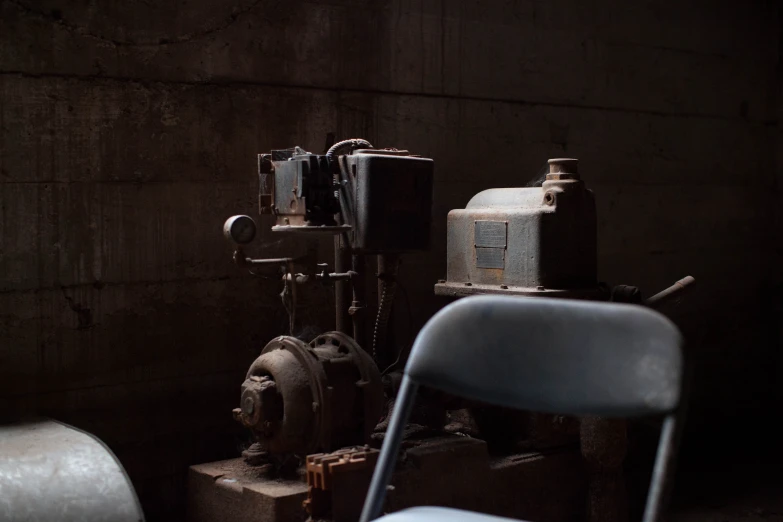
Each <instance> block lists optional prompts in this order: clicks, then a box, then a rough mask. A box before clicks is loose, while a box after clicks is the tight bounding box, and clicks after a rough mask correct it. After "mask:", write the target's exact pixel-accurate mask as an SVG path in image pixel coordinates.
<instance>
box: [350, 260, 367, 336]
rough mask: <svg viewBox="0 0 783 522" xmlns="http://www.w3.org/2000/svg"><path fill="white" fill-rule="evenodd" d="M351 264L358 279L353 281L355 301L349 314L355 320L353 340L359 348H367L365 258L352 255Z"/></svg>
mask: <svg viewBox="0 0 783 522" xmlns="http://www.w3.org/2000/svg"><path fill="white" fill-rule="evenodd" d="M351 264H352V265H353V271H354V272H356V277H353V278H352V279H351V283H352V286H353V301H352V302H351V308H350V310H349V313H350V314H351V318H352V319H353V338H354V340H355V341H356V342H357V343H359V346H361V347H362V348H364V349H365V350H366V349H367V348H366V346H367V345H366V343H365V337H366V335H365V334H366V330H367V329H366V327H365V313H366V312H367V310H366V306H367V288H366V286H367V285H366V281H365V278H366V274H365V266H364V265H365V258H364V256H363V255H356V254H354V255H352V256H351Z"/></svg>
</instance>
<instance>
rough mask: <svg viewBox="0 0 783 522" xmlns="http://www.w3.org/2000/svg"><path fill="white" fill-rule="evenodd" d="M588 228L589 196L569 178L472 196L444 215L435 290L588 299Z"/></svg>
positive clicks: (592, 250) (592, 265)
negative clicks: (441, 277)
mask: <svg viewBox="0 0 783 522" xmlns="http://www.w3.org/2000/svg"><path fill="white" fill-rule="evenodd" d="M552 161H555V160H552ZM570 161H574V163H575V160H570ZM550 163H551V162H550ZM574 167H575V165H574ZM574 170H575V168H574ZM596 228H597V227H596V211H595V198H594V197H593V193H592V191H590V190H588V189H587V188H585V184H584V182H583V181H581V180H580V179H579V177H578V174H576V173H573V174H550V175H548V176H547V181H545V182H544V183H543V186H541V187H531V188H500V189H489V190H485V191H483V192H480V193H478V194H477V195H475V196H474V197H473V198H472V199H471V200H470V202H469V203H468V205H467V207H466V208H465V209H458V210H452V211H451V212H449V215H448V232H447V277H446V280H445V281H442V282H440V283H438V284H437V285H436V286H435V293H436V294H438V295H446V296H452V297H461V296H467V295H472V294H486V293H498V294H506V293H508V294H517V295H549V296H553V297H555V296H557V297H573V298H594V297H595V296H596V294H597V293H598V292H599V287H598V282H597V274H596V272H597V270H596V265H597V259H596V258H597V254H596Z"/></svg>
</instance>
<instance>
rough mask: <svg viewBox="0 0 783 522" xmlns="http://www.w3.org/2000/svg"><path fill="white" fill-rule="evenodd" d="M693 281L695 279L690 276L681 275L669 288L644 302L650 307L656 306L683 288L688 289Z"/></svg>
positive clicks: (680, 291) (668, 299)
mask: <svg viewBox="0 0 783 522" xmlns="http://www.w3.org/2000/svg"><path fill="white" fill-rule="evenodd" d="M695 282H696V280H695V279H694V278H693V277H691V276H686V277H683V278H682V279H680V280H679V281H677V282H676V283H674V284H673V285H672V286H670V287H669V288H667V289H665V290H662V291H660V292H658V293H657V294H655V295H654V296H652V297H650V298H649V299H647V300H645V301H644V304H645V305H647V306H649V307H651V308H657V307H659V306H661V305H662V304H664V303H666V302H667V301H670V300H671V299H673V298H675V297H677V296H678V295H680V294H681V293H682V292H684V291H685V290H688V289H689V287H690V288H692V285H693V283H695Z"/></svg>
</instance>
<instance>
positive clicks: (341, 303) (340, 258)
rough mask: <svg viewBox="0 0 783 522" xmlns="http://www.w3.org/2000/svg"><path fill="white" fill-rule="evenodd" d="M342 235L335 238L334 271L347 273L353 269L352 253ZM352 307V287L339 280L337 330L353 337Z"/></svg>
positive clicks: (336, 289) (335, 301)
mask: <svg viewBox="0 0 783 522" xmlns="http://www.w3.org/2000/svg"><path fill="white" fill-rule="evenodd" d="M347 245H348V243H347V242H346V241H345V240H344V239H343V237H342V235H336V236H334V271H335V272H338V273H345V272H347V271H348V270H349V269H350V268H351V251H350V248H349V247H348V246H347ZM350 306H351V285H350V283H349V282H348V281H345V280H340V279H338V280H337V281H336V282H335V284H334V309H335V330H337V331H338V332H342V333H344V334H346V335H351V321H350V319H349V316H348V308H349V307H350Z"/></svg>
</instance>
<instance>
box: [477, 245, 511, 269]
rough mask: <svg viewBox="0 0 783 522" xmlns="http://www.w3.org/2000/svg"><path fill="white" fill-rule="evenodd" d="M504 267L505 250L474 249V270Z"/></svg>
mask: <svg viewBox="0 0 783 522" xmlns="http://www.w3.org/2000/svg"><path fill="white" fill-rule="evenodd" d="M505 267H506V249H505V248H480V247H477V248H476V268H500V269H501V270H502V269H504V268H505Z"/></svg>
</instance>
